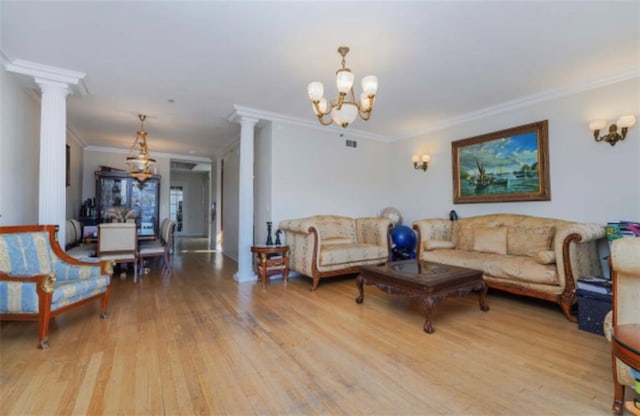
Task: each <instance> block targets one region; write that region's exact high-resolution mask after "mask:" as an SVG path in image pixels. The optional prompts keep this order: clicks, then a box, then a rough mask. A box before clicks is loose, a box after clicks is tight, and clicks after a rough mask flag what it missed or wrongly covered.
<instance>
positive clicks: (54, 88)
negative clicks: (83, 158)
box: [7, 60, 85, 248]
mask: <svg viewBox="0 0 640 416" xmlns="http://www.w3.org/2000/svg"><path fill="white" fill-rule="evenodd" d="M7 70H8V71H10V72H15V73H17V74H22V75H28V76H32V77H33V78H34V80H35V82H36V84H38V86H39V87H40V90H41V92H42V98H41V101H40V174H39V182H38V223H40V224H55V225H58V242H59V243H60V245H61V246H62V247H63V248H64V241H65V220H66V218H65V217H66V203H67V191H66V170H65V168H66V143H67V95H68V94H69V93H70V85H76V84H78V82H79V81H80V80H81V79H82V78H84V76H85V74H83V73H80V72H75V71H69V70H66V69H61V68H55V67H51V66H46V65H41V64H37V63H34V62H28V61H22V60H14V61H13V62H11V63H10V64H8V65H7Z"/></svg>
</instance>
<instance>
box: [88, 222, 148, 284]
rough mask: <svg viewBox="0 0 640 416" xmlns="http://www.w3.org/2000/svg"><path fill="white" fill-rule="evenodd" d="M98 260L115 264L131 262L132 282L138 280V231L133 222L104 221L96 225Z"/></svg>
mask: <svg viewBox="0 0 640 416" xmlns="http://www.w3.org/2000/svg"><path fill="white" fill-rule="evenodd" d="M97 256H98V257H99V258H100V260H107V261H111V262H113V263H115V264H120V263H132V264H133V282H134V283H135V282H137V281H138V268H137V264H138V232H137V228H136V224H133V223H120V222H116V223H104V224H99V225H98V250H97Z"/></svg>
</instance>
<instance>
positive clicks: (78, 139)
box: [67, 126, 87, 149]
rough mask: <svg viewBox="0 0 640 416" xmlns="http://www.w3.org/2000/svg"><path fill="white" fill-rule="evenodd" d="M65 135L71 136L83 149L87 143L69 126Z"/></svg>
mask: <svg viewBox="0 0 640 416" xmlns="http://www.w3.org/2000/svg"><path fill="white" fill-rule="evenodd" d="M67 136H68V137H71V139H73V141H74V142H76V143H78V144H79V145H80V147H82V148H83V149H84V148H86V147H87V143H86V142H85V141H84V140H82V138H81V137H80V136H78V134H77V133H76V132H75V131H74V130H73V129H72V128H71V127H69V126H67Z"/></svg>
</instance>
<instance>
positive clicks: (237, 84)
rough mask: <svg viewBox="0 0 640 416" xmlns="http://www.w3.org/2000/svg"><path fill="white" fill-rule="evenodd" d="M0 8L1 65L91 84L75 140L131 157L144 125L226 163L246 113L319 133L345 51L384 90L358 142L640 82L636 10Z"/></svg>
mask: <svg viewBox="0 0 640 416" xmlns="http://www.w3.org/2000/svg"><path fill="white" fill-rule="evenodd" d="M0 1H1V3H0V19H1V26H2V27H1V37H0V41H1V44H0V50H1V51H2V53H3V54H4V59H5V63H7V62H6V60H8V61H9V62H11V61H13V60H16V59H21V60H27V61H32V62H36V63H39V64H45V65H50V66H55V67H60V68H64V69H68V70H73V71H79V72H83V73H86V77H85V79H84V82H85V84H86V86H87V88H88V90H89V94H88V95H73V96H70V97H69V98H68V100H67V103H68V110H67V111H68V126H69V127H70V128H71V129H72V131H73V132H74V133H75V135H76V136H77V137H78V138H79V139H80V140H81V141H82V142H84V143H85V144H87V145H92V146H108V147H119V148H128V147H129V146H130V145H131V143H132V142H133V138H134V136H135V131H136V129H137V128H138V119H137V116H136V114H138V113H145V114H147V115H148V118H147V122H146V123H145V127H146V130H147V131H148V132H149V147H150V149H151V151H152V153H153V152H154V151H155V152H164V153H172V154H180V155H187V156H189V155H194V156H214V155H216V154H219V153H220V152H222V151H223V150H224V149H225V148H227V147H228V146H229V145H230V144H231V143H233V141H235V140H237V138H238V137H239V126H238V125H237V124H234V123H231V122H229V121H228V120H227V118H228V116H229V115H230V114H231V113H232V112H233V109H234V107H233V106H234V105H240V106H246V107H249V108H252V109H257V110H260V111H265V112H272V113H277V114H278V115H282V116H283V117H287V118H294V119H298V120H301V121H303V122H309V123H316V121H315V116H314V115H313V112H312V109H311V104H310V102H309V101H308V98H307V96H306V85H307V83H308V82H309V81H313V80H318V81H322V82H324V83H325V94H326V95H327V96H328V97H329V98H333V97H334V96H335V95H336V93H335V81H334V74H335V70H336V69H337V68H338V66H339V63H340V56H339V55H338V53H337V52H336V49H337V47H338V46H340V45H343V44H344V45H347V46H349V47H350V48H351V52H350V53H349V55H348V56H347V65H348V66H349V67H350V68H351V69H352V70H353V72H354V73H355V75H356V83H358V82H359V79H360V78H361V77H362V76H364V75H368V74H375V75H377V76H378V79H379V83H380V89H379V92H378V99H377V103H376V108H375V110H374V113H373V115H372V118H371V120H370V121H369V122H366V123H365V122H363V121H361V120H357V121H356V122H354V123H353V125H352V126H350V127H349V128H348V129H349V130H350V131H351V132H352V133H353V134H355V133H357V131H358V130H360V131H364V132H368V133H372V134H376V135H380V136H384V137H386V138H388V139H397V138H403V137H410V136H412V135H416V134H419V133H421V132H424V131H428V130H430V129H433V128H435V127H437V126H440V125H444V124H447V123H451V122H455V121H456V120H460V119H464V118H468V117H469V116H470V115H473V114H478V113H481V112H483V111H486V110H487V109H489V108H493V107H496V106H498V107H499V106H501V105H505V103H512V102H514V101H516V100H522V99H527V98H529V97H534V96H539V95H540V94H541V93H542V94H545V93H547V92H553V91H562V90H563V89H564V90H566V88H567V87H568V86H579V85H595V84H597V83H598V82H600V81H601V80H607V79H615V78H619V77H621V76H622V77H624V76H628V74H629V73H634V72H635V73H636V74H637V73H638V70H639V68H640V2H638V1H628V2H622V1H616V2H612V1H611V2H609V1H595V2H594V1H563V2H560V1H558V2H542V1H527V2H493V1H491V2H490V1H466V2H460V1H447V2H445V1H442V2H401V1H386V2H320V1H318V2H313V1H306V2H238V1H234V2H232V1H228V2H207V1H200V2H184V1H163V2H161V1H144V2H129V1H124V2H122V1H120V2H113V1H109V2H96V1H85V2H60V1H47V2H34V1H6V0H0ZM34 85H35V84H34ZM356 94H359V85H358V87H357V90H356ZM169 99H173V100H175V103H170V102H168V100H169Z"/></svg>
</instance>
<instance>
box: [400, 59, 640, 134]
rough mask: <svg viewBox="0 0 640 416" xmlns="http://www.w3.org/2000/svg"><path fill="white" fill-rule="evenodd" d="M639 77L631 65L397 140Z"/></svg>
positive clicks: (433, 125) (459, 118)
mask: <svg viewBox="0 0 640 416" xmlns="http://www.w3.org/2000/svg"><path fill="white" fill-rule="evenodd" d="M637 77H640V66H637V67H632V68H629V69H627V70H626V71H622V72H617V73H615V74H610V75H609V76H607V77H603V78H598V79H594V80H589V81H586V82H576V83H573V84H568V85H565V86H563V87H559V88H554V89H550V90H546V91H542V92H540V93H537V94H532V95H528V96H525V97H521V98H517V99H515V100H512V101H507V102H505V103H502V104H498V105H495V106H491V107H486V108H483V109H481V110H478V111H473V112H471V113H466V114H462V115H461V116H458V117H453V118H450V119H447V120H442V121H438V122H435V123H433V124H432V125H431V126H429V127H428V128H427V129H425V130H422V131H420V132H419V133H415V134H410V135H407V136H403V137H399V138H398V139H399V140H403V139H411V138H414V137H419V136H423V135H425V134H428V133H433V132H434V131H439V130H443V129H445V128H448V127H452V126H455V125H458V124H462V123H466V122H469V121H473V120H477V119H480V118H484V117H489V116H493V115H496V114H500V113H505V112H507V111H511V110H515V109H517V108H521V107H526V106H529V105H533V104H537V103H540V102H544V101H549V100H553V99H556V98H561V97H566V96H570V95H574V94H579V93H581V92H585V91H589V90H593V89H596V88H601V87H605V86H607V85H611V84H616V83H618V82H622V81H627V80H630V79H633V78H637Z"/></svg>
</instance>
